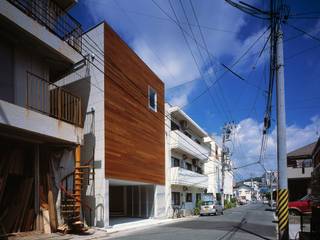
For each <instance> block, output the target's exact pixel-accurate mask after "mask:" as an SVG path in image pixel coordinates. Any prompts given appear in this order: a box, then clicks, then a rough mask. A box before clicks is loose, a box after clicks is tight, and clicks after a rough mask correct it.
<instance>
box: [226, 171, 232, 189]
mask: <svg viewBox="0 0 320 240" xmlns="http://www.w3.org/2000/svg"><path fill="white" fill-rule="evenodd" d="M224 194H229V195H233V173H232V172H231V171H226V172H225V180H224Z"/></svg>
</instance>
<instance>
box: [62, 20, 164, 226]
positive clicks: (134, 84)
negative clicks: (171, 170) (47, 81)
mask: <svg viewBox="0 0 320 240" xmlns="http://www.w3.org/2000/svg"><path fill="white" fill-rule="evenodd" d="M82 37H83V48H84V49H85V53H84V54H85V55H90V56H92V57H91V60H90V63H89V64H88V65H89V70H87V69H81V70H79V71H77V72H76V73H74V74H73V75H71V76H68V77H66V78H64V79H62V80H61V81H60V84H62V85H64V86H68V87H69V88H70V89H73V90H74V91H75V92H77V93H78V94H83V88H76V87H73V85H74V84H76V82H77V80H76V79H75V78H76V77H77V76H79V75H81V76H82V77H85V76H86V74H87V71H89V72H90V76H91V78H90V85H91V88H90V91H89V93H88V104H87V109H86V112H87V113H88V114H87V115H86V118H85V123H84V144H83V147H82V149H81V156H82V160H83V161H85V159H90V158H92V159H93V162H94V166H95V167H94V172H95V177H94V179H93V180H91V181H88V182H87V186H86V187H85V189H84V190H83V196H84V197H83V198H84V202H85V203H86V204H87V205H88V208H87V209H84V213H85V216H86V221H87V222H90V223H91V225H94V226H97V227H112V226H113V225H114V224H116V223H118V222H119V221H121V222H123V221H124V222H125V221H127V220H128V221H129V219H128V218H153V217H161V216H164V214H165V186H164V185H165V146H164V144H165V137H164V84H163V82H162V81H161V80H160V79H159V78H158V77H157V76H156V75H155V74H154V73H153V72H152V71H151V70H150V69H149V68H148V66H147V65H146V64H145V63H144V62H143V61H142V60H141V59H140V58H139V57H138V56H137V55H136V54H135V52H134V51H133V50H132V49H130V47H129V46H128V45H127V44H126V43H125V42H124V41H123V40H122V39H121V38H120V37H119V36H118V35H117V34H116V32H115V31H114V30H113V29H112V28H111V27H110V26H109V25H108V24H107V23H105V22H102V23H100V24H98V25H96V26H94V27H92V28H91V29H89V30H88V31H87V32H85V33H84V34H83V36H82ZM93 56H94V57H93Z"/></svg>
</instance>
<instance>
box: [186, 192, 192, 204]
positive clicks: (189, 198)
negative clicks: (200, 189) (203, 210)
mask: <svg viewBox="0 0 320 240" xmlns="http://www.w3.org/2000/svg"><path fill="white" fill-rule="evenodd" d="M186 202H192V193H187V195H186Z"/></svg>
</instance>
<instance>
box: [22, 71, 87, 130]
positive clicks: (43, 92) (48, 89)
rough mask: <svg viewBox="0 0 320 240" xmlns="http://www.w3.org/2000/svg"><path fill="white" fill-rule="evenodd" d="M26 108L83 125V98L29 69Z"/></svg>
mask: <svg viewBox="0 0 320 240" xmlns="http://www.w3.org/2000/svg"><path fill="white" fill-rule="evenodd" d="M26 108H29V109H32V110H35V111H38V112H41V113H43V114H46V115H48V116H50V117H53V118H56V119H58V120H62V121H64V122H67V123H71V124H73V125H76V126H81V124H82V121H81V99H80V98H79V97H77V96H75V95H73V94H72V93H70V92H68V91H66V90H65V89H63V88H61V87H58V86H57V85H55V84H53V83H50V82H48V81H46V80H45V79H43V78H41V77H39V76H37V75H35V74H33V73H31V72H28V71H27V89H26Z"/></svg>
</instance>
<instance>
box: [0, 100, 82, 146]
mask: <svg viewBox="0 0 320 240" xmlns="http://www.w3.org/2000/svg"><path fill="white" fill-rule="evenodd" d="M1 125H5V126H7V127H10V128H15V129H18V130H19V131H21V130H24V131H26V132H28V133H33V134H37V135H40V136H42V137H44V138H45V139H46V140H48V138H53V139H56V140H60V141H67V142H70V143H75V144H80V143H81V142H82V137H83V135H82V128H79V127H76V126H74V125H72V124H69V123H66V122H63V121H59V120H57V119H55V118H52V117H49V116H47V115H44V114H42V113H38V112H35V111H32V110H29V109H26V108H24V107H20V106H17V105H15V104H12V103H8V102H6V101H3V100H0V126H1Z"/></svg>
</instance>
